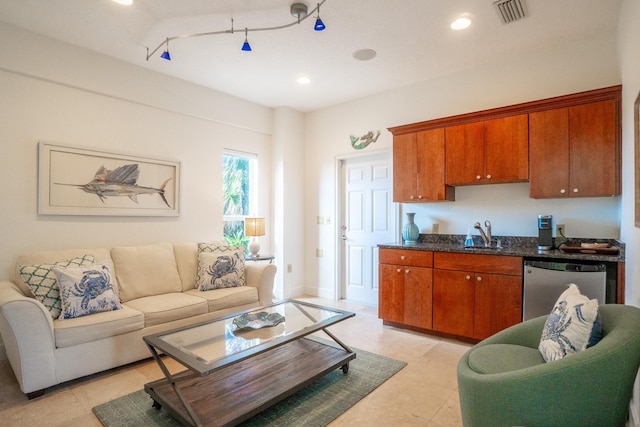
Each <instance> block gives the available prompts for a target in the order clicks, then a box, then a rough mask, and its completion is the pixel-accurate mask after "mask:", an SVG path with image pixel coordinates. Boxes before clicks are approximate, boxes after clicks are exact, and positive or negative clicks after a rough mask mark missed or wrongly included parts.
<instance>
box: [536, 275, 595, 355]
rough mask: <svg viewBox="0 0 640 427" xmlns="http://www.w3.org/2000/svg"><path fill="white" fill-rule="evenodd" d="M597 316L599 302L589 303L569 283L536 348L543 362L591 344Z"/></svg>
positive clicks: (545, 325) (548, 319)
mask: <svg viewBox="0 0 640 427" xmlns="http://www.w3.org/2000/svg"><path fill="white" fill-rule="evenodd" d="M597 317H598V300H597V299H592V300H590V299H589V298H588V297H586V296H584V295H582V294H581V293H580V290H579V289H578V286H577V285H576V284H575V283H571V284H569V288H568V289H567V290H566V291H564V292H563V293H562V294H561V295H560V296H559V297H558V300H557V301H556V304H555V305H554V307H553V310H552V311H551V314H549V317H547V321H546V322H545V324H544V328H543V329H542V337H541V339H540V345H539V347H538V349H539V350H540V353H542V357H544V360H546V361H547V362H552V361H554V360H559V359H562V358H564V357H566V356H568V355H571V354H575V353H577V352H579V351H582V350H584V349H586V348H587V346H588V345H589V343H590V342H593V341H594V340H593V339H592V334H593V333H594V332H595V333H597V327H596V328H595V329H594V325H596V319H597ZM596 326H597V325H596Z"/></svg>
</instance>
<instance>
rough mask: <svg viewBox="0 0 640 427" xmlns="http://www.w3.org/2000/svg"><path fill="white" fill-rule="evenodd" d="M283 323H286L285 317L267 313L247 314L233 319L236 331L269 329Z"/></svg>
mask: <svg viewBox="0 0 640 427" xmlns="http://www.w3.org/2000/svg"><path fill="white" fill-rule="evenodd" d="M282 322H284V316H283V315H281V314H280V313H267V312H266V311H260V312H258V313H245V314H241V315H240V316H238V317H236V318H235V319H233V324H234V325H235V326H236V330H242V329H245V330H246V329H261V328H268V327H272V326H276V325H278V324H280V323H282Z"/></svg>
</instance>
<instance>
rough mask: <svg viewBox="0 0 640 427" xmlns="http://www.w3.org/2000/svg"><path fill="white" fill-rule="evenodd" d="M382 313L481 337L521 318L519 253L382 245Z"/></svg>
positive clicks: (427, 327)
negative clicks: (395, 247)
mask: <svg viewBox="0 0 640 427" xmlns="http://www.w3.org/2000/svg"><path fill="white" fill-rule="evenodd" d="M379 254H380V264H379V279H380V280H379V283H380V291H379V296H380V297H379V304H378V316H379V317H380V318H381V319H382V320H384V321H385V322H390V323H393V324H397V325H406V326H410V327H415V328H420V329H425V330H432V331H436V332H440V333H444V334H450V335H456V336H459V337H463V338H469V339H473V340H482V339H484V338H487V337H489V336H491V335H493V334H495V333H496V332H498V331H501V330H502V329H505V328H507V327H509V326H512V325H515V324H516V323H519V322H520V321H521V320H522V274H523V260H522V258H521V257H511V256H500V255H482V254H480V255H478V254H466V253H446V252H433V253H432V252H427V251H415V250H401V249H385V248H383V249H380V252H379Z"/></svg>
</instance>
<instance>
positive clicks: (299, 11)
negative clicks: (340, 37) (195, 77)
mask: <svg viewBox="0 0 640 427" xmlns="http://www.w3.org/2000/svg"><path fill="white" fill-rule="evenodd" d="M326 1H327V0H322V1H321V2H320V3H317V6H316V7H315V8H314V9H313V10H312V11H311V12H309V11H308V8H307V5H305V4H304V3H293V4H292V5H291V8H290V12H291V15H293V16H294V17H295V18H296V20H295V21H294V22H290V23H288V24H283V25H277V26H274V27H262V28H248V27H245V29H244V43H243V44H242V50H243V51H245V52H251V45H250V44H249V39H248V34H249V33H250V32H258V31H275V30H283V29H285V28H289V27H292V26H294V25H296V24H299V23H301V22H302V21H304V20H305V19H307V18H308V17H309V16H311V15H313V14H314V13H316V12H317V14H316V21H315V24H314V26H313V29H314V30H315V31H323V30H324V29H325V28H326V26H325V25H324V22H322V19H320V6H321V5H323V4H324V3H325V2H326ZM234 32H235V30H234V29H233V19H231V28H230V29H228V30H220V31H210V32H206V33H196V34H182V35H178V36H172V37H167V38H166V40H165V41H163V42H162V43H160V44H159V45H158V47H156V48H155V49H153V50H152V51H150V50H149V48H147V61H148V60H149V58H151V57H152V56H153V55H155V53H156V52H158V51H159V50H160V48H162V47H163V46H165V45H166V48H165V50H164V51H163V52H162V54H161V55H160V57H161V58H162V59H166V60H167V61H171V55H170V54H169V41H172V40H177V39H188V38H191V37H202V36H216V35H219V34H233V33H234Z"/></svg>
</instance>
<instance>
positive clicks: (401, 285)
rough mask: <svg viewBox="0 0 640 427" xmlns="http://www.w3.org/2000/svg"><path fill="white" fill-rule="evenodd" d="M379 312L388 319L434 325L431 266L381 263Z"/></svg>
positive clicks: (429, 327) (414, 324) (418, 325)
mask: <svg viewBox="0 0 640 427" xmlns="http://www.w3.org/2000/svg"><path fill="white" fill-rule="evenodd" d="M379 273H380V274H379V277H380V290H379V299H380V300H379V304H378V315H379V317H380V318H382V319H383V320H386V321H390V322H395V323H402V324H405V325H409V326H415V327H418V328H424V329H431V326H432V315H431V298H432V296H431V293H432V285H433V270H432V269H431V268H422V267H412V266H403V265H389V264H380V271H379Z"/></svg>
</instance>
